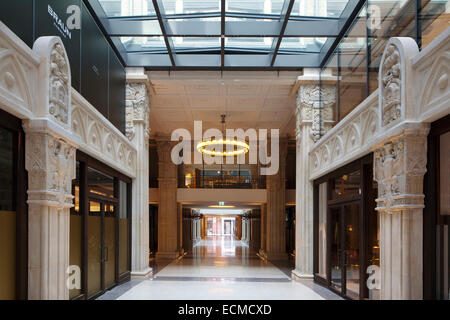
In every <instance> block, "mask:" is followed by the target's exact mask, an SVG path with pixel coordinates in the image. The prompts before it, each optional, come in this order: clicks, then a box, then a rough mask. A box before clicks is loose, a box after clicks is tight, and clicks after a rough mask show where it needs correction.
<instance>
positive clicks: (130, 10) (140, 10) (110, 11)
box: [99, 0, 156, 17]
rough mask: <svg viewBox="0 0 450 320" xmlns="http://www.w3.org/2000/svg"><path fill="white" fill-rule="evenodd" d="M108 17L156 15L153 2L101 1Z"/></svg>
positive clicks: (142, 0)
mask: <svg viewBox="0 0 450 320" xmlns="http://www.w3.org/2000/svg"><path fill="white" fill-rule="evenodd" d="M99 2H100V4H101V6H102V7H103V10H105V13H106V15H107V16H108V17H128V16H148V15H155V14H156V13H155V8H154V7H153V2H152V0H99Z"/></svg>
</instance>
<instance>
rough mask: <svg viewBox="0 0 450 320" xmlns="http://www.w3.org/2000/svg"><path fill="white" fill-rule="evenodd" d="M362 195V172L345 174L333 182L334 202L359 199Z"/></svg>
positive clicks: (332, 196)
mask: <svg viewBox="0 0 450 320" xmlns="http://www.w3.org/2000/svg"><path fill="white" fill-rule="evenodd" d="M360 194H361V172H360V171H359V170H358V171H354V172H351V173H348V174H343V175H341V176H339V177H337V178H335V179H333V182H332V192H331V199H332V200H345V199H351V198H354V197H359V196H360Z"/></svg>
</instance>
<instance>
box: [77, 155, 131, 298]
mask: <svg viewBox="0 0 450 320" xmlns="http://www.w3.org/2000/svg"><path fill="white" fill-rule="evenodd" d="M73 192H74V194H75V206H74V208H73V209H72V211H71V218H70V231H71V232H70V265H71V266H77V267H79V270H80V271H81V278H82V279H81V288H74V289H71V290H70V293H69V296H70V298H71V299H93V298H96V297H98V296H99V295H101V294H102V293H104V291H105V290H107V289H109V288H111V287H113V286H115V285H116V284H119V283H121V282H123V281H126V280H128V279H129V278H130V270H131V254H130V252H131V248H130V244H131V229H130V228H131V203H130V201H131V179H129V178H128V177H126V176H124V175H123V174H121V173H119V172H117V171H115V170H113V169H111V168H109V167H107V166H106V165H104V164H102V163H101V162H99V161H97V160H95V159H93V158H91V157H89V156H87V155H85V154H83V153H81V152H77V170H76V179H75V180H73Z"/></svg>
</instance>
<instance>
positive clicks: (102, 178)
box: [88, 168, 114, 198]
mask: <svg viewBox="0 0 450 320" xmlns="http://www.w3.org/2000/svg"><path fill="white" fill-rule="evenodd" d="M88 188H89V193H94V194H96V195H99V196H103V197H109V198H114V179H113V178H112V177H110V176H108V175H106V174H104V173H102V172H100V171H98V170H96V169H93V168H88Z"/></svg>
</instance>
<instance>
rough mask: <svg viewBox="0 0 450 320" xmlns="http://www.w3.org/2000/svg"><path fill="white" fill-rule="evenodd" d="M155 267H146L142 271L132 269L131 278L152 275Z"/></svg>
mask: <svg viewBox="0 0 450 320" xmlns="http://www.w3.org/2000/svg"><path fill="white" fill-rule="evenodd" d="M152 273H153V269H152V268H150V267H147V268H145V269H144V270H142V271H131V278H147V277H149V276H150V275H152Z"/></svg>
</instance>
